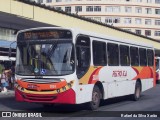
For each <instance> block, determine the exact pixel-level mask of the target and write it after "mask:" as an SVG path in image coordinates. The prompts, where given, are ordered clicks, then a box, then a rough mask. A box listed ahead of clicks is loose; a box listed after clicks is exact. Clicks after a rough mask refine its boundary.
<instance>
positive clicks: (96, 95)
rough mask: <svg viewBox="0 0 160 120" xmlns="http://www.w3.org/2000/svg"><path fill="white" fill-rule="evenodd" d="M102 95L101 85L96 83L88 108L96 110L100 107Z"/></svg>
mask: <svg viewBox="0 0 160 120" xmlns="http://www.w3.org/2000/svg"><path fill="white" fill-rule="evenodd" d="M100 95H101V92H100V90H99V87H98V86H96V85H95V86H94V88H93V92H92V101H91V102H89V103H88V108H89V109H90V110H96V109H97V108H98V107H99V105H100Z"/></svg>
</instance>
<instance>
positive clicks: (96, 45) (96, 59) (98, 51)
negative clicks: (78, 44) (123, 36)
mask: <svg viewBox="0 0 160 120" xmlns="http://www.w3.org/2000/svg"><path fill="white" fill-rule="evenodd" d="M93 64H94V65H97V66H101V65H106V64H107V56H106V43H105V42H98V41H93Z"/></svg>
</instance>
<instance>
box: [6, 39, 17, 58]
mask: <svg viewBox="0 0 160 120" xmlns="http://www.w3.org/2000/svg"><path fill="white" fill-rule="evenodd" d="M14 43H16V41H13V42H12V43H11V44H10V47H9V52H8V56H9V58H10V57H11V56H12V44H14Z"/></svg>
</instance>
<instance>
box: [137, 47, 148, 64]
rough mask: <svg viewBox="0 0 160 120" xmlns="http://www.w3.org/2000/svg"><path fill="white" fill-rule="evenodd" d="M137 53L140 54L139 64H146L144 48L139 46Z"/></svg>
mask: <svg viewBox="0 0 160 120" xmlns="http://www.w3.org/2000/svg"><path fill="white" fill-rule="evenodd" d="M139 55H140V65H141V66H147V55H146V49H144V48H139Z"/></svg>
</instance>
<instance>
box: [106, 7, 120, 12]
mask: <svg viewBox="0 0 160 120" xmlns="http://www.w3.org/2000/svg"><path fill="white" fill-rule="evenodd" d="M105 11H106V12H120V11H121V9H120V7H119V6H107V7H106V8H105Z"/></svg>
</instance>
